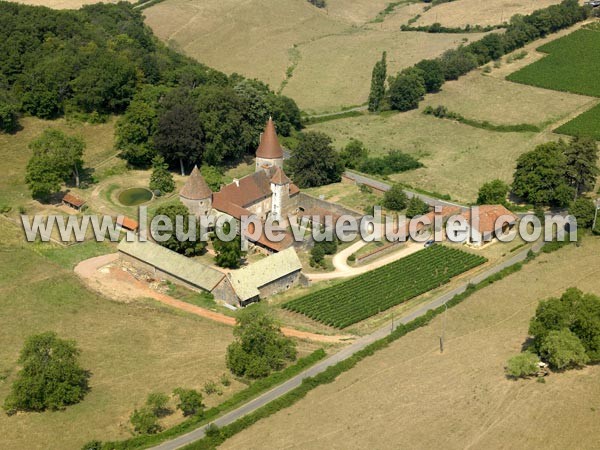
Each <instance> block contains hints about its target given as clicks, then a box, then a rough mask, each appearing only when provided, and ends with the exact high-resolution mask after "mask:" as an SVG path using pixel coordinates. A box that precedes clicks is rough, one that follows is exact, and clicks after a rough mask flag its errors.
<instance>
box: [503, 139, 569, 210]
mask: <svg viewBox="0 0 600 450" xmlns="http://www.w3.org/2000/svg"><path fill="white" fill-rule="evenodd" d="M564 150H565V144H564V142H562V141H560V142H548V143H546V144H541V145H538V146H537V147H536V148H535V149H534V150H533V151H530V152H527V153H524V154H522V155H521V156H520V157H519V159H518V160H517V169H516V170H515V175H514V182H513V186H512V188H513V192H514V193H515V194H516V195H518V196H519V197H521V198H523V199H524V200H526V201H528V202H530V203H533V204H534V205H552V206H567V205H568V204H569V203H570V202H571V200H572V199H573V196H574V189H573V188H572V187H571V186H569V184H568V182H567V179H566V167H567V159H566V157H565V155H564Z"/></svg>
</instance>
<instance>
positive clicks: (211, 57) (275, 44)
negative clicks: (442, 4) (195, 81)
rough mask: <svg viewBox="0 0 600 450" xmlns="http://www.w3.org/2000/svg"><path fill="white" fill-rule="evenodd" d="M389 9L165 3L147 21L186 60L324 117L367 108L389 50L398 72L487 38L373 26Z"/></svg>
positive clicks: (295, 2)
mask: <svg viewBox="0 0 600 450" xmlns="http://www.w3.org/2000/svg"><path fill="white" fill-rule="evenodd" d="M386 4H387V3H386V2H381V1H379V0H377V1H375V2H369V1H366V0H361V1H355V2H350V1H349V0H337V1H335V2H332V3H331V4H330V5H329V7H328V9H327V10H322V9H318V8H315V7H313V6H311V5H310V4H309V3H308V2H307V1H306V0H281V1H277V2H272V1H267V0H246V1H244V2H239V1H237V0H224V1H221V0H205V1H203V2H194V1H192V0H166V1H164V2H162V3H159V4H157V5H155V6H152V7H151V8H148V9H146V10H145V11H144V14H145V16H146V23H147V24H148V25H149V26H150V27H151V28H152V29H153V30H154V32H155V33H156V35H157V36H158V37H160V38H161V39H162V40H164V41H166V42H167V43H168V44H170V45H172V46H173V47H175V48H177V49H179V50H181V51H182V52H184V53H185V54H187V55H189V56H192V57H194V58H196V59H197V60H199V61H201V62H203V63H206V64H208V65H210V66H212V67H215V68H216V69H219V70H222V71H224V72H226V73H233V72H238V73H241V74H243V75H245V76H247V77H249V78H258V79H260V80H262V81H264V82H266V83H268V84H269V85H270V86H271V88H273V89H275V90H278V89H280V88H283V90H282V92H283V94H285V95H289V96H290V97H292V98H294V99H295V100H296V101H297V102H298V104H299V106H300V107H301V108H302V109H304V110H306V111H307V112H311V113H319V112H329V111H338V110H340V109H341V108H342V107H347V106H354V105H357V104H362V103H364V102H366V100H367V97H368V93H369V86H370V81H371V71H372V69H373V65H374V64H375V62H376V61H377V60H378V59H379V58H380V57H381V52H382V51H384V50H387V51H388V53H389V62H390V73H395V72H396V71H398V70H399V69H400V68H403V67H406V66H409V65H411V64H413V63H415V62H417V61H419V60H421V59H423V58H429V57H434V56H437V55H439V54H440V53H442V52H443V51H444V50H446V49H448V48H453V47H456V46H457V45H458V44H459V43H460V42H461V41H462V39H463V38H465V39H469V40H471V39H477V38H478V37H480V35H477V34H468V35H460V34H452V35H431V34H427V33H401V32H400V31H399V26H398V27H397V28H395V29H386V28H385V27H384V25H385V21H384V22H383V23H368V22H369V21H371V20H373V19H374V18H375V17H377V14H378V13H379V12H380V11H381V10H382V9H384V8H385V6H386ZM409 7H413V5H410V4H409V5H407V6H404V7H399V8H398V10H397V11H396V12H394V13H393V14H391V15H389V16H388V17H393V15H394V14H396V13H397V12H398V11H401V10H403V9H404V8H409ZM388 17H386V20H387V18H388ZM288 69H290V71H291V72H292V75H291V77H289V79H288V75H289V74H288ZM286 79H287V84H286V83H284V81H285V80H286Z"/></svg>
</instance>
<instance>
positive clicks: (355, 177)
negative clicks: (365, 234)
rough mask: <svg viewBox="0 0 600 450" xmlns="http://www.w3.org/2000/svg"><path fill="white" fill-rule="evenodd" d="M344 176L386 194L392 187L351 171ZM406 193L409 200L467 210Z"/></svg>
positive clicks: (407, 191) (434, 199) (441, 201)
mask: <svg viewBox="0 0 600 450" xmlns="http://www.w3.org/2000/svg"><path fill="white" fill-rule="evenodd" d="M344 176H345V177H347V178H350V179H351V180H354V181H355V182H356V183H359V184H366V185H368V186H372V187H374V188H375V189H378V190H380V191H384V192H385V191H389V190H390V188H391V187H392V186H391V185H390V184H388V183H384V182H383V181H379V180H374V179H373V178H370V177H367V176H365V175H360V174H358V173H354V172H350V171H346V172H344ZM404 192H405V193H406V196H407V197H408V198H413V197H418V198H420V199H421V200H423V201H424V202H425V203H427V204H428V205H430V206H458V207H459V208H463V209H467V207H466V206H465V205H461V204H458V203H454V202H450V201H447V200H441V199H439V198H435V197H432V196H430V195H425V194H420V193H418V192H414V191H410V190H408V189H405V190H404Z"/></svg>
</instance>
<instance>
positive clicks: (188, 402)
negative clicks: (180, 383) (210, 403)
mask: <svg viewBox="0 0 600 450" xmlns="http://www.w3.org/2000/svg"><path fill="white" fill-rule="evenodd" d="M173 394H174V395H177V396H178V397H179V403H177V409H179V410H180V411H181V412H182V413H183V415H184V416H186V417H187V416H193V415H195V414H198V413H200V412H202V408H204V405H203V404H202V394H201V393H200V392H198V391H196V390H195V389H183V388H177V389H175V390H174V391H173Z"/></svg>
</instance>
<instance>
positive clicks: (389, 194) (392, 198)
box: [382, 184, 408, 211]
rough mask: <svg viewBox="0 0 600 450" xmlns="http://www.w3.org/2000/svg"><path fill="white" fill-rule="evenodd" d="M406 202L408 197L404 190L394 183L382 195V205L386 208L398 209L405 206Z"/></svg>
mask: <svg viewBox="0 0 600 450" xmlns="http://www.w3.org/2000/svg"><path fill="white" fill-rule="evenodd" d="M407 203H408V197H407V196H406V193H405V192H404V189H403V188H402V186H401V185H399V184H394V185H393V186H392V187H391V188H390V189H389V190H388V191H386V193H385V194H384V195H383V203H382V204H383V206H384V207H385V208H387V209H391V210H394V211H400V210H402V209H404V208H406V205H407Z"/></svg>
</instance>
